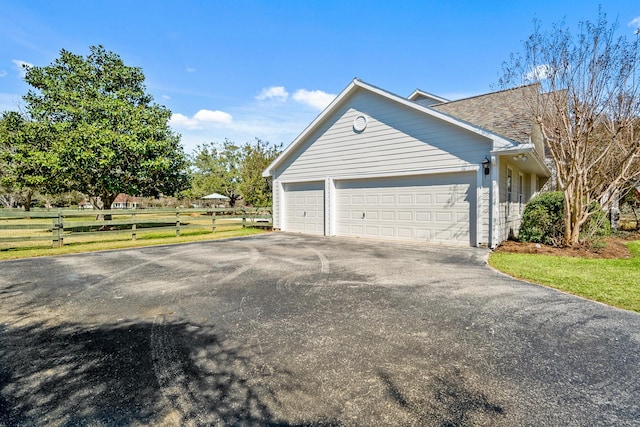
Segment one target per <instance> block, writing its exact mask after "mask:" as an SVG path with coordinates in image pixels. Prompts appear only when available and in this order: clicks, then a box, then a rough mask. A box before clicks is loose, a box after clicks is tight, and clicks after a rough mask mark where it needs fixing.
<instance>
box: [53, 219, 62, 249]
mask: <svg viewBox="0 0 640 427" xmlns="http://www.w3.org/2000/svg"><path fill="white" fill-rule="evenodd" d="M63 231H64V224H63V222H62V212H60V210H58V216H57V217H54V218H53V244H52V246H53V247H54V248H61V247H62V245H63V244H64V242H63V241H62V239H63Z"/></svg>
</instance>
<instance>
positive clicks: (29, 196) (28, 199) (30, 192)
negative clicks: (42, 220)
mask: <svg viewBox="0 0 640 427" xmlns="http://www.w3.org/2000/svg"><path fill="white" fill-rule="evenodd" d="M32 198H33V190H28V191H27V195H26V196H25V200H24V211H25V212H30V211H31V199H32Z"/></svg>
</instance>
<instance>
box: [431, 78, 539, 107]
mask: <svg viewBox="0 0 640 427" xmlns="http://www.w3.org/2000/svg"><path fill="white" fill-rule="evenodd" d="M530 86H540V83H529V84H526V85H520V86H515V87H511V88H507V89H500V90H496V91H493V92H487V93H481V94H478V95H473V96H468V97H466V98H460V99H455V100H453V101H447V102H441V103H439V104H433V105H432V106H431V107H437V106H440V105H447V104H453V103H454V102H462V101H468V100H469V99H474V98H481V97H483V96H489V95H496V94H499V93H503V92H509V91H514V90H518V89H524V88H526V87H530Z"/></svg>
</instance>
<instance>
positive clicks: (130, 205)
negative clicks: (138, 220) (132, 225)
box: [111, 193, 138, 209]
mask: <svg viewBox="0 0 640 427" xmlns="http://www.w3.org/2000/svg"><path fill="white" fill-rule="evenodd" d="M137 208H138V198H137V197H134V196H129V195H128V194H124V193H120V194H118V195H117V196H116V198H115V199H114V200H113V203H111V209H137Z"/></svg>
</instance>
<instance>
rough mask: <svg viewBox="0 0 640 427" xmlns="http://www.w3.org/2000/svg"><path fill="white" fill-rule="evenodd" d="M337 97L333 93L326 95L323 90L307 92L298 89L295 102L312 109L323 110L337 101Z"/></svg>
mask: <svg viewBox="0 0 640 427" xmlns="http://www.w3.org/2000/svg"><path fill="white" fill-rule="evenodd" d="M335 97H336V95H334V94H332V93H326V92H323V91H321V90H306V89H298V90H297V91H296V92H295V93H294V94H293V97H292V98H293V100H294V101H297V102H300V103H301V104H306V105H310V106H311V107H313V108H315V109H318V110H323V109H325V108H326V106H327V105H329V104H330V103H331V101H333V100H334V99H335Z"/></svg>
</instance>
